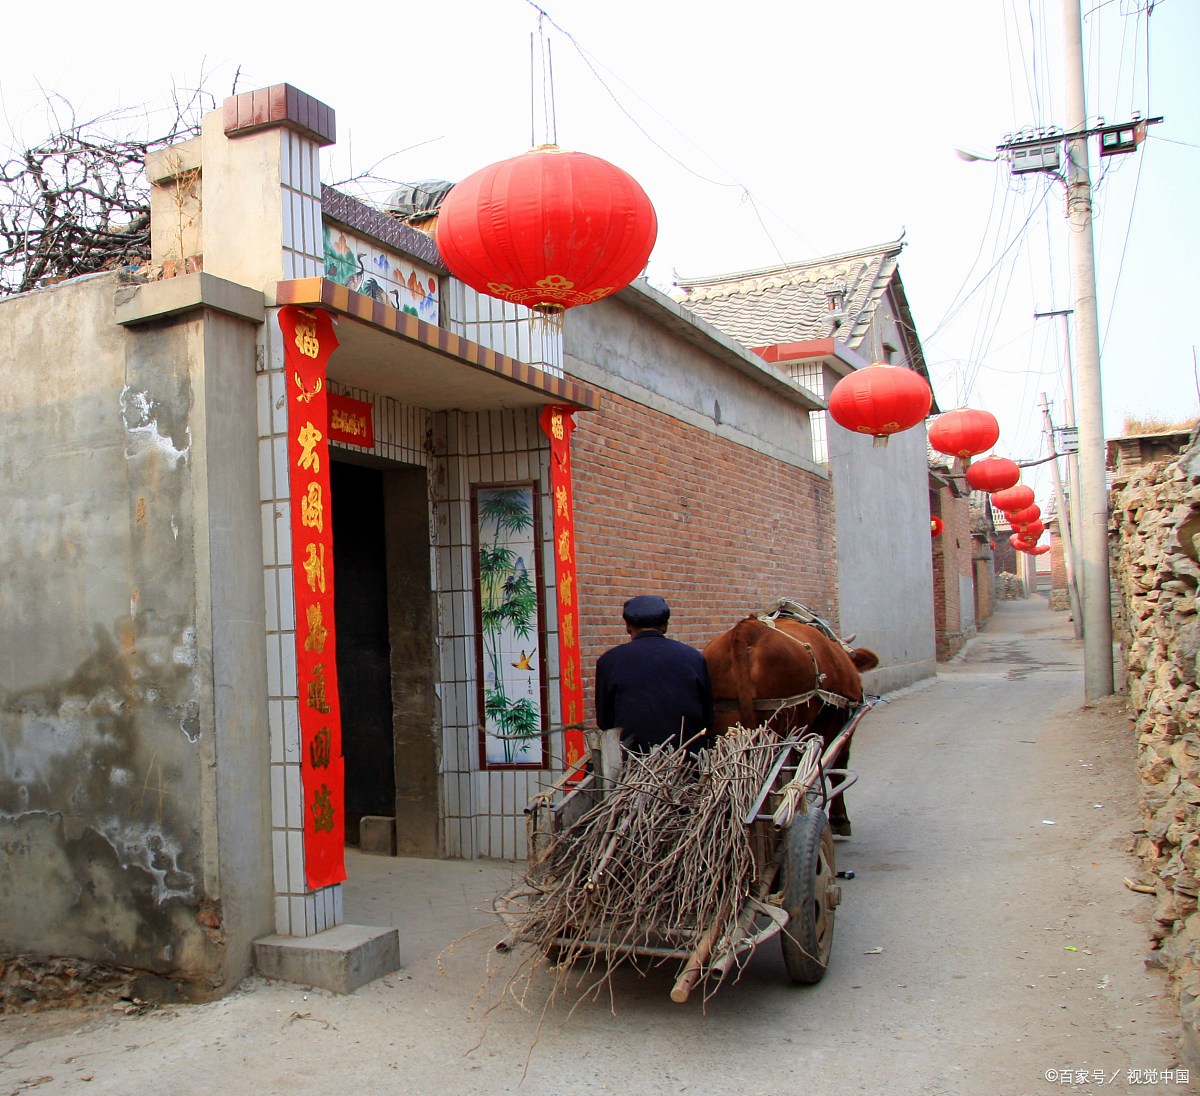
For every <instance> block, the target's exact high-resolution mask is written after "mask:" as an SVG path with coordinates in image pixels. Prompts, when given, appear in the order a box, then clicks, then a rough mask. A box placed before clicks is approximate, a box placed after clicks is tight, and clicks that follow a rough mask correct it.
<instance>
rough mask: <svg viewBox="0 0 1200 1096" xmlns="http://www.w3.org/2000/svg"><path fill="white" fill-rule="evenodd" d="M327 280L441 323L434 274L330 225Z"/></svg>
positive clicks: (326, 247)
mask: <svg viewBox="0 0 1200 1096" xmlns="http://www.w3.org/2000/svg"><path fill="white" fill-rule="evenodd" d="M325 277H326V278H328V279H329V280H330V281H332V282H337V283H338V285H344V286H345V287H346V288H347V289H352V290H353V291H354V292H355V293H362V294H363V295H364V296H367V297H371V298H373V299H374V300H377V301H382V302H383V303H384V304H390V305H391V306H392V307H393V308H395V309H398V310H399V311H401V312H407V313H408V314H409V315H410V316H416V317H417V318H418V319H421V320H424V321H425V322H426V323H432V324H436V323H437V322H438V311H439V310H438V279H437V275H436V274H435V273H434V272H433V271H431V270H429V269H427V268H426V267H423V266H418V265H416V264H415V263H413V262H412V261H411V260H408V259H405V258H402V257H401V256H400V255H397V254H396V252H394V251H390V250H388V249H387V248H383V247H380V246H379V245H378V244H375V243H372V242H371V241H369V240H367V239H364V238H363V237H361V236H356V235H354V234H353V233H351V232H347V231H346V230H345V229H343V228H341V227H340V226H338V225H331V224H328V223H327V224H326V225H325Z"/></svg>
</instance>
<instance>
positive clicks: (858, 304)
mask: <svg viewBox="0 0 1200 1096" xmlns="http://www.w3.org/2000/svg"><path fill="white" fill-rule="evenodd" d="M903 247H904V243H903V239H898V240H894V241H892V242H890V243H886V244H880V245H877V246H874V247H866V248H860V249H858V250H856V251H847V252H842V253H840V254H837V255H829V256H825V257H823V258H819V259H813V260H810V261H808V262H804V263H788V264H784V265H779V266H770V267H762V268H759V269H756V270H745V271H740V272H737V273H732V274H719V275H713V276H710V277H701V278H683V277H680V278H677V279H676V285H677V286H678V287H679V290H680V291H681V292H680V297H679V300H680V303H681V304H682V305H683V307H684V308H686V309H687V310H689V311H690V312H694V313H695V314H696V315H698V316H701V317H703V318H704V319H705V320H707V321H708V322H709V323H711V324H713V325H714V326H715V327H718V328H720V329H721V330H722V331H726V332H728V333H729V334H730V335H732V336H733V337H734V338H735V339H737V340H738V341H739V342H742V343H745V344H746V345H747V346H750V347H751V348H753V349H754V351H755V352H756V353H757V354H759V355H760V356H761V357H762V358H764V360H766V361H769V362H772V363H784V362H799V361H803V360H806V359H820V360H821V361H822V363H823V364H824V365H826V366H828V367H829V368H830V369H831V370H832V371H833V372H834V373H835V374H837V375H839V376H845V375H846V374H847V373H850V372H852V371H853V370H854V369H858V368H861V367H862V366H864V365H867V364H869V361H870V359H869V357H868V355H869V354H870V353H871V348H870V346H869V345H868V336H869V335H870V333H871V330H872V326H873V324H874V321H875V318H876V312H877V310H878V309H879V306H880V303H881V301H883V300H884V298H885V296H886V297H889V298H890V302H891V308H892V311H893V313H894V319H895V323H896V327H897V330H898V331H899V338H900V341H901V342H902V344H903V345H902V346H900V347H897V351H898V352H899V353H898V355H897V357H898V359H899V360H902V361H903V362H904V363H905V364H906V365H908V366H909V367H910V368H912V369H914V370H916V372H918V373H919V374H921V376H923V377H925V379H926V380H928V379H929V374H928V370H927V367H926V364H925V355H924V352H923V351H922V349H921V343H920V340H919V339H918V338H917V333H916V328H915V325H914V323H913V318H912V312H911V310H910V308H909V304H908V297H907V295H906V294H905V292H904V285H903V283H902V282H901V280H900V274H899V256H900V252H901V250H902V249H903ZM933 411H934V412H936V411H937V408H936V407H935V408H934V409H933Z"/></svg>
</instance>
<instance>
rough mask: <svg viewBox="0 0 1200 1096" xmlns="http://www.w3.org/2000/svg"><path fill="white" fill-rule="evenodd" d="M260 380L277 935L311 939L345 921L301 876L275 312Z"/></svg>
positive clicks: (287, 501)
mask: <svg viewBox="0 0 1200 1096" xmlns="http://www.w3.org/2000/svg"><path fill="white" fill-rule="evenodd" d="M263 339H264V344H265V345H264V358H263V367H262V368H261V369H260V371H259V374H258V474H259V499H260V501H261V517H262V543H263V578H264V583H265V590H266V602H267V637H266V638H267V706H268V721H269V725H270V729H271V843H272V862H273V865H274V873H275V931H276V932H280V933H284V934H287V935H292V936H312V935H313V934H314V933H318V932H321V931H323V930H324V929H327V928H330V927H332V926H333V925H339V924H341V923H342V921H343V919H344V917H343V912H342V888H341V886H340V885H339V886H333V887H325V888H324V889H322V890H320V891H316V892H314V891H310V890H309V889H308V884H307V883H306V882H305V878H304V797H303V794H302V791H301V785H300V713H299V698H298V692H297V683H296V602H295V597H294V593H293V588H292V581H293V568H292V536H291V529H292V519H291V498H290V475H289V466H288V427H287V378H286V374H285V372H284V355H283V336H282V333H281V332H280V330H279V324H278V322H277V321H276V319H275V315H274V313H272V315H271V316H270V317H269V318H268V321H267V323H266V324H264V325H263Z"/></svg>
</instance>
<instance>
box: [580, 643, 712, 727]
mask: <svg viewBox="0 0 1200 1096" xmlns="http://www.w3.org/2000/svg"><path fill="white" fill-rule="evenodd" d="M596 725H597V726H598V727H600V728H602V729H605V730H607V729H608V728H610V727H620V728H621V741H622V742H623V743H624V744H625V745H626V746H629V747H630V748H631V749H636V750H648V749H650V748H651V747H652V746H656V745H658V744H659V743H660V742H666V741H668V740H670V741H672V743H673V744H674V745H676V746H677V745H679V743H680V742H682V741H687V740H688V739H691V738H693V737H694V736H695V735H697V734H699V733H700V732H701V731H705V730H711V728H712V725H713V704H712V689H711V688H710V686H709V683H708V667H707V666H706V665H705V663H704V656H703V655H701V654H700V652H699V651H697V650H696V648H695V647H689V646H688V645H687V644H686V643H680V642H678V641H677V640H674V639H668V638H667V637H666V636H665V635H663V634H662V632H659V631H655V630H653V629H646V630H644V631H641V632H638V633H637V634H636V635H635V636H634V637H633V638H632V639H631V640H630V641H629V642H628V643H622V644H621V645H620V646H619V647H613V648H611V649H609V650H607V651H605V652H604V654H602V655H601V656H600V657H599V658H598V659H597V660H596ZM681 727H682V732H681ZM704 744H705V743H704V741H703V739H701V740H700V741H698V742H695V743H693V744H692V746H691V748H692V749H698V748H699V747H700V746H703V745H704Z"/></svg>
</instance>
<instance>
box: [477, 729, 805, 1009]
mask: <svg viewBox="0 0 1200 1096" xmlns="http://www.w3.org/2000/svg"><path fill="white" fill-rule="evenodd" d="M818 745H819V743H818ZM804 756H806V757H812V758H814V759H815V756H816V753H815V749H814V750H813V751H809V752H808V753H806V754H805V755H804ZM779 757H780V740H779V738H778V736H777V735H776V734H774V732H772V731H770V730H768V729H766V728H765V727H759V728H757V729H753V730H746V729H744V728H742V727H740V726H738V727H734V728H733V729H732V730H731V731H730V732H729V733H728V734H726V735H723V736H722V737H720V738H719V739H718V740H717V741H716V743H715V745H714V746H713V747H712V748H711V749H709V750H706V751H703V752H702V753H701V754H700V755H698V756H697V755H694V754H689V753H688V751H687V750H686V749H685V748H683V747H679V748H676V749H671V748H668V747H663V746H660V747H658V748H656V749H655V750H653V751H651V752H650V753H647V754H634V753H627V754H625V755H624V760H623V766H622V769H621V771H620V773H619V775H618V776H617V777H616V778H615V779H614V780H612V781H610V782H609V783H610V786H609V787H608V788H607V789H606V791H605V792H604V794H603V795H601V796H599V797H597V799H596V801H595V803H594V805H593V806H592V807H591V808H590V809H589V810H588V811H587V812H586V813H585V814H583V815H582V816H581V817H580V818H579V819H578V820H577V821H576V822H575V823H574V824H572V825H570V826H568V827H566V828H564V829H563V830H562V831H561V832H560V833H559V834H557V836H556V837H555V839H554V840H553V842H552V843H551V844H550V846H549V847H548V848H547V849H546V851H545V854H544V855H542V856H541V857H540V859H538V860H537V861H536V863H534V864H533V865H532V866H531V867H530V869H529V870H528V871H527V872H526V874H525V877H524V879H523V880H522V881H521V882H520V883H519V884H518V885H517V886H516V887H514V888H513V889H512V890H511V891H509V892H508V893H507V894H506V895H505V896H503V901H502V906H498V907H497V912H499V913H500V914H501V916H502V917H503V918H504V920H505V922H506V924H507V926H508V928H509V929H510V930H511V931H510V935H509V937H508V939H507V941H505V942H504V943H503V944H502V945H501V948H502V950H503V949H504V948H506V947H512V946H515V945H516V944H518V943H524V944H526V945H528V946H529V948H530V953H531V955H532V958H533V960H534V961H539V960H540V959H541V957H542V956H549V957H550V958H551V959H552V960H553V961H554V964H555V965H554V966H553V967H552V972H553V974H554V976H555V979H556V982H555V988H556V989H559V988H564V987H565V986H566V985H567V984H568V983H569V982H572V981H574V982H576V983H578V985H579V986H580V987H582V988H585V989H591V990H597V991H598V990H600V989H601V988H602V987H603V986H604V985H605V983H606V982H607V980H608V978H609V977H610V975H611V973H612V972H613V971H614V970H615V969H617V968H618V967H619V966H620V965H621V964H623V963H633V964H635V965H636V966H637V968H638V969H639V970H644V969H646V968H647V967H649V966H653V965H658V964H664V963H671V962H676V963H679V964H680V967H679V971H678V972H677V973H678V980H677V987H678V985H679V980H683V981H684V983H685V988H684V990H683V991H682V996H681V997H676V999H677V1000H680V999H683V998H686V995H687V992H688V991H690V989H691V986H692V985H694V984H695V983H696V982H697V981H698V980H700V979H701V978H704V979H706V990H705V995H706V997H707V996H709V995H711V994H712V993H713V992H715V991H716V989H717V987H718V986H719V985H720V983H721V981H722V980H723V979H724V977H725V976H726V975H727V974H728V973H729V972H730V970H731V969H734V968H736V967H738V965H739V957H745V956H746V955H748V949H749V948H750V947H752V946H753V943H754V942H755V941H756V939H757V936H756V933H757V934H758V935H761V936H762V937H764V938H765V937H766V936H769V935H773V934H775V933H777V932H779V931H780V928H781V927H782V925H783V923H784V922H786V920H787V915H786V914H784V913H783V912H782V911H781V910H780V909H779V908H778V906H775V905H772V904H770V903H768V901H767V898H768V893H767V892H768V890H769V888H770V886H771V884H772V882H773V881H774V880H775V878H776V875H777V871H778V866H779V865H778V856H779V849H778V841H777V840H771V839H769V838H764V837H763V835H762V827H754V826H750V825H748V824H747V820H748V819H750V818H753V817H754V816H755V814H756V812H758V810H759V808H760V807H761V805H762V798H763V789H764V787H766V786H768V785H769V784H770V782H771V780H772V777H773V773H774V772H777V771H778V767H779V766H778V759H779ZM816 775H817V772H816V766H815V760H814V762H813V763H812V764H810V765H807V766H805V765H801V766H800V770H799V771H798V772H797V774H796V778H794V779H793V780H792V781H791V784H792V785H794V788H793V796H792V807H793V809H797V808H798V809H800V810H803V809H804V807H803V806H802V805H798V802H797V800H798V799H799V800H802V799H803V794H804V792H806V791H807V787H808V786H811V784H812V782H813V780H814V779H815V777H816ZM785 798H786V797H785ZM789 821H790V819H789ZM766 829H767V831H770V830H771V826H770V825H767V826H766ZM756 921H757V922H759V927H758V928H756V927H755V922H756ZM764 921H765V922H766V928H765V929H763V928H762V927H761V926H762V923H763V922H764ZM673 996H675V993H673Z"/></svg>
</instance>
